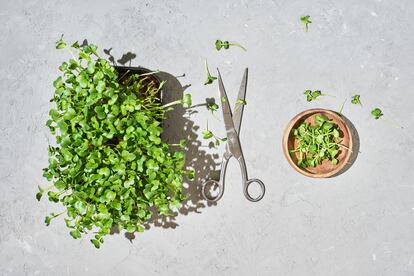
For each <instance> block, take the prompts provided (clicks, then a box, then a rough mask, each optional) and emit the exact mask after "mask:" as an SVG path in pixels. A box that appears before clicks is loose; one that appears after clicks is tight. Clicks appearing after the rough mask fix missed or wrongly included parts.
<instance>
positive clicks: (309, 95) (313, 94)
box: [303, 90, 335, 102]
mask: <svg viewBox="0 0 414 276" xmlns="http://www.w3.org/2000/svg"><path fill="white" fill-rule="evenodd" d="M303 94H305V95H306V100H307V101H308V102H312V101H314V100H316V99H317V98H318V97H319V96H330V97H335V96H333V95H330V94H325V93H322V92H321V91H320V90H315V91H312V90H306V91H305V92H304V93H303Z"/></svg>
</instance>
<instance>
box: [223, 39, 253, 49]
mask: <svg viewBox="0 0 414 276" xmlns="http://www.w3.org/2000/svg"><path fill="white" fill-rule="evenodd" d="M215 46H216V49H217V51H220V50H221V48H224V49H226V50H227V49H229V48H230V46H236V47H239V48H241V49H243V50H244V51H247V50H246V48H244V47H243V46H242V45H241V44H240V43H237V42H228V41H227V40H226V41H222V40H220V39H217V40H216V43H215Z"/></svg>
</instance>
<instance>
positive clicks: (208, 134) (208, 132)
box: [203, 122, 227, 146]
mask: <svg viewBox="0 0 414 276" xmlns="http://www.w3.org/2000/svg"><path fill="white" fill-rule="evenodd" d="M203 138H204V139H205V140H210V139H213V140H214V145H215V146H219V145H220V143H221V142H225V141H227V138H226V137H224V138H220V137H218V136H216V135H215V134H214V133H213V132H212V131H211V130H209V129H208V122H207V127H206V129H205V130H204V131H203Z"/></svg>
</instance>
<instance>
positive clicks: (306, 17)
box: [300, 15, 312, 32]
mask: <svg viewBox="0 0 414 276" xmlns="http://www.w3.org/2000/svg"><path fill="white" fill-rule="evenodd" d="M300 21H302V23H303V24H304V25H305V30H306V32H307V31H308V29H309V24H310V23H312V21H310V15H304V16H301V17H300Z"/></svg>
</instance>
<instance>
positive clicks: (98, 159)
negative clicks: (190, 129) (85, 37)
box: [36, 38, 194, 248]
mask: <svg viewBox="0 0 414 276" xmlns="http://www.w3.org/2000/svg"><path fill="white" fill-rule="evenodd" d="M56 48H57V49H67V50H68V51H69V52H70V53H71V55H72V57H73V58H71V59H70V60H69V61H67V62H63V63H62V65H61V66H60V67H59V69H60V71H61V76H59V77H58V78H57V79H56V80H55V81H54V83H53V85H54V88H55V94H54V96H53V98H52V99H51V101H52V102H54V103H55V107H53V108H52V109H50V112H49V115H50V119H49V120H48V121H47V126H48V127H49V129H50V131H51V133H52V134H53V135H54V136H55V137H56V143H57V145H56V146H49V166H48V167H47V168H45V169H44V174H43V175H44V177H45V178H46V179H47V180H49V181H52V182H53V184H52V185H51V186H49V187H47V188H41V187H39V192H38V193H37V195H36V198H37V199H38V200H40V199H41V197H42V195H43V194H45V193H47V195H48V198H49V200H50V201H52V202H57V203H60V204H62V205H63V206H64V207H65V208H66V210H65V211H63V212H62V213H59V214H55V213H52V214H50V215H49V216H47V217H46V219H45V223H46V224H47V225H49V223H50V222H51V220H52V219H54V218H55V217H57V216H59V215H62V214H66V216H65V222H66V225H67V227H68V228H70V234H71V236H72V237H74V238H80V237H81V236H82V235H83V234H85V233H87V232H89V231H93V232H94V233H95V236H94V238H93V239H92V240H91V242H92V243H93V244H94V245H95V247H97V248H99V247H100V245H101V243H102V242H103V236H105V235H107V234H109V233H110V229H111V228H112V227H114V226H116V227H118V229H119V230H122V229H126V231H128V232H134V231H143V230H144V225H143V224H144V222H146V221H147V220H148V219H150V218H151V217H152V215H153V213H155V212H156V213H159V214H161V215H166V216H168V215H171V213H172V210H173V209H174V208H179V207H180V204H181V202H182V201H183V200H184V199H185V196H184V195H183V193H182V188H183V187H182V185H183V174H184V170H183V167H184V155H183V153H182V152H179V151H175V152H174V151H171V150H170V146H169V145H168V144H166V143H164V142H163V141H162V140H161V133H162V131H163V129H162V127H161V121H162V120H163V118H164V115H165V112H166V111H167V110H169V109H170V108H171V106H173V105H174V104H185V105H191V96H190V95H189V94H186V95H185V96H184V98H183V100H181V101H177V102H173V103H169V104H167V105H164V106H162V103H161V102H160V100H159V97H158V95H159V91H160V89H161V86H162V83H161V85H160V84H159V83H158V84H157V83H156V82H154V81H151V74H146V75H137V74H130V73H129V74H124V75H122V76H119V75H118V73H117V71H116V70H115V68H114V67H113V66H111V64H110V63H109V62H108V61H107V60H105V59H103V58H101V57H100V56H99V54H98V53H97V47H96V46H95V45H92V44H89V45H84V46H80V45H79V44H78V43H77V42H75V43H74V44H73V45H72V46H70V47H69V46H68V45H67V44H66V43H65V42H64V41H63V39H62V38H61V39H60V40H59V41H58V42H57V43H56ZM190 174H191V175H193V174H194V171H190Z"/></svg>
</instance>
